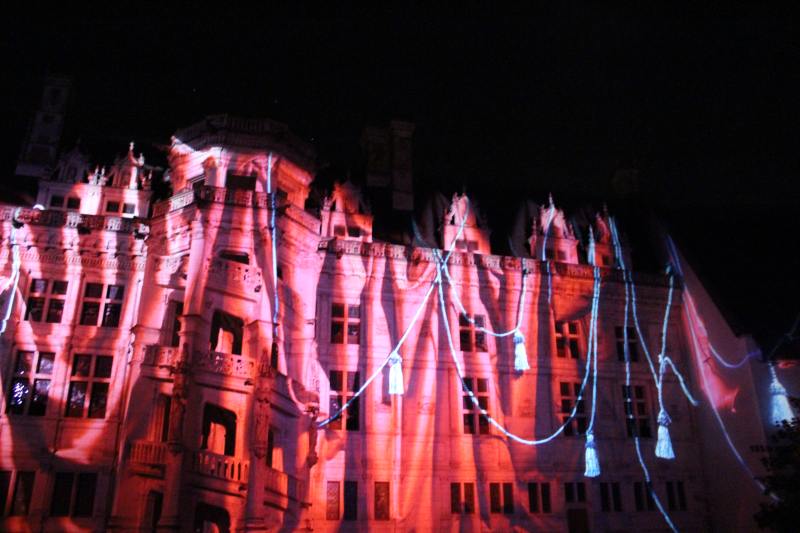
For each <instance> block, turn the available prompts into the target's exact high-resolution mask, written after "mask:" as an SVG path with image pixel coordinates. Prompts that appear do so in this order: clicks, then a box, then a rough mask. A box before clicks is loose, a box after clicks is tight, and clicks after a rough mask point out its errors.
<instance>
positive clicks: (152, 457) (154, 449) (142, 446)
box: [131, 440, 167, 465]
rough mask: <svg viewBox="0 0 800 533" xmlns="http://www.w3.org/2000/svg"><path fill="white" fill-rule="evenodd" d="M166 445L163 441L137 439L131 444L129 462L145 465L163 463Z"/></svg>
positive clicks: (165, 456)
mask: <svg viewBox="0 0 800 533" xmlns="http://www.w3.org/2000/svg"><path fill="white" fill-rule="evenodd" d="M166 458H167V445H166V443H164V442H151V441H146V440H137V441H134V442H133V443H132V444H131V462H133V463H139V464H145V465H164V464H166V462H167V461H166Z"/></svg>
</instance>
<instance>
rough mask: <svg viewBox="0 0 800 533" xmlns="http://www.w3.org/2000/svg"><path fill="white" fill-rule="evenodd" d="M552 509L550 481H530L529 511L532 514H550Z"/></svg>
mask: <svg viewBox="0 0 800 533" xmlns="http://www.w3.org/2000/svg"><path fill="white" fill-rule="evenodd" d="M552 510H553V506H552V500H551V492H550V482H549V481H530V482H528V511H529V512H530V513H531V514H549V513H551V512H552Z"/></svg>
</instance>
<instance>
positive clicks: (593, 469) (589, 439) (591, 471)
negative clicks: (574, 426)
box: [583, 433, 600, 477]
mask: <svg viewBox="0 0 800 533" xmlns="http://www.w3.org/2000/svg"><path fill="white" fill-rule="evenodd" d="M583 475H584V476H586V477H597V476H599V475H600V461H599V460H598V458H597V448H596V447H595V444H594V433H587V434H586V470H585V471H584V473H583Z"/></svg>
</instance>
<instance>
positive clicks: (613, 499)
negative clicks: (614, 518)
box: [600, 482, 622, 513]
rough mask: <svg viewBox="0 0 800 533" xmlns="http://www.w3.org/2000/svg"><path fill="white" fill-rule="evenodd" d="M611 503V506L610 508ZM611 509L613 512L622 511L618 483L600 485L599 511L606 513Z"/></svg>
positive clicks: (602, 483)
mask: <svg viewBox="0 0 800 533" xmlns="http://www.w3.org/2000/svg"><path fill="white" fill-rule="evenodd" d="M612 503H613V506H612ZM612 508H613V510H614V512H617V513H618V512H620V511H622V496H621V495H620V492H619V483H617V482H613V483H605V482H601V483H600V509H601V510H602V511H603V512H604V513H607V512H609V511H611V510H612Z"/></svg>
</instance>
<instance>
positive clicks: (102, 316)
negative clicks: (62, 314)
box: [78, 281, 126, 328]
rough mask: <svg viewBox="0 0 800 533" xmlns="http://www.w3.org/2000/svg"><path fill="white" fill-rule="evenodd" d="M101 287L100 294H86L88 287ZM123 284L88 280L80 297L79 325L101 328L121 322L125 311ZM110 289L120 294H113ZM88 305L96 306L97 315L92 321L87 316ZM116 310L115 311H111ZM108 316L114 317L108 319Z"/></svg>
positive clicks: (116, 326) (115, 326) (113, 326)
mask: <svg viewBox="0 0 800 533" xmlns="http://www.w3.org/2000/svg"><path fill="white" fill-rule="evenodd" d="M98 286H99V287H101V289H100V295H99V296H93V295H90V294H88V293H89V289H90V288H92V289H94V288H95V287H98ZM125 288H126V286H125V284H122V283H105V282H102V281H101V282H95V281H92V282H89V281H87V282H86V283H85V284H84V286H83V295H82V297H81V313H80V315H79V319H78V324H79V325H81V326H90V327H91V326H94V327H102V328H118V327H119V326H120V322H122V320H123V318H124V316H123V312H124V311H125ZM112 289H116V290H118V291H120V293H121V295H116V294H115V295H113V296H112ZM89 306H96V313H97V316H96V317H95V319H94V321H90V320H89V319H88V318H87V317H88V316H89V315H87V309H90V307H89ZM112 310H116V311H112ZM109 317H114V318H112V319H110V318H109Z"/></svg>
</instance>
